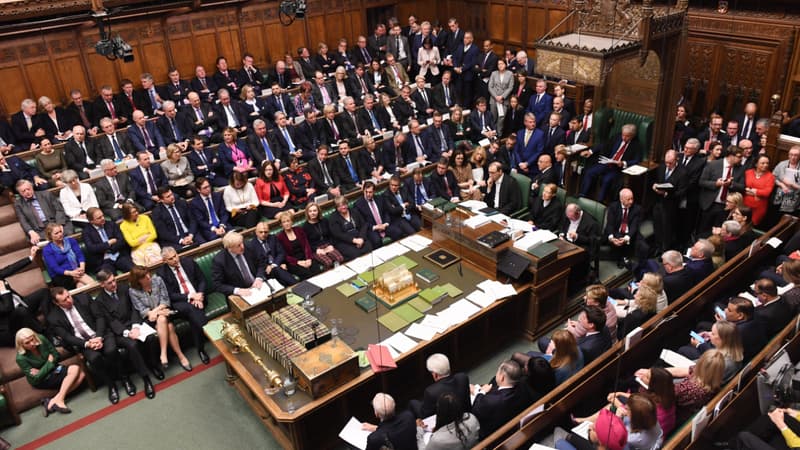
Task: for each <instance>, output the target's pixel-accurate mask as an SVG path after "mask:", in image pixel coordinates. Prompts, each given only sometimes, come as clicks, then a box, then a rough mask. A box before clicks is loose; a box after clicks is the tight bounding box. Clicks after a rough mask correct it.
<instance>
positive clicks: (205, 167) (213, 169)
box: [186, 135, 228, 187]
mask: <svg viewBox="0 0 800 450" xmlns="http://www.w3.org/2000/svg"><path fill="white" fill-rule="evenodd" d="M186 159H187V160H188V161H189V168H191V169H192V174H194V176H195V178H199V177H205V178H207V179H208V181H210V182H211V184H212V185H213V186H216V187H221V186H227V185H228V180H227V179H226V178H225V177H224V176H222V175H221V174H220V170H221V169H222V163H220V161H219V158H217V156H216V155H215V154H214V152H212V151H211V150H207V149H206V148H205V141H204V140H203V138H202V137H200V136H197V135H195V136H194V137H192V151H190V152H189V153H188V154H187V155H186Z"/></svg>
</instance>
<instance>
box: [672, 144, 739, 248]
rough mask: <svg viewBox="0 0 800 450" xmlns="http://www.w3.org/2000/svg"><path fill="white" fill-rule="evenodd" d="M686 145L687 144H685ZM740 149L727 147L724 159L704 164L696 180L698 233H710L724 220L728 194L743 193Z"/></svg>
mask: <svg viewBox="0 0 800 450" xmlns="http://www.w3.org/2000/svg"><path fill="white" fill-rule="evenodd" d="M686 144H687V145H688V144H689V142H687V143H686ZM741 160H742V149H741V148H739V147H729V148H728V149H727V150H726V151H725V158H723V159H717V160H714V161H710V162H708V163H706V165H705V167H704V168H703V173H702V174H701V175H700V179H699V180H698V183H697V184H698V186H699V188H700V192H699V196H698V204H699V206H700V211H701V212H700V222H699V223H698V225H697V232H698V233H701V234H702V233H705V232H708V231H711V227H712V226H714V224H715V223H716V222H717V221H718V220H720V218H724V215H725V214H726V213H725V202H726V198H727V196H728V194H729V193H733V192H744V187H745V186H744V168H743V167H741V166H740V165H739V163H740V162H741Z"/></svg>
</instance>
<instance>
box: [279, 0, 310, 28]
mask: <svg viewBox="0 0 800 450" xmlns="http://www.w3.org/2000/svg"><path fill="white" fill-rule="evenodd" d="M278 11H279V14H278V18H279V19H280V21H281V24H282V25H284V26H287V27H288V26H289V25H291V24H292V23H293V22H294V21H295V19H302V18H304V17H305V16H306V0H283V1H282V2H281V4H280V6H279V7H278Z"/></svg>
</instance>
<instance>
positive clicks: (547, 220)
mask: <svg viewBox="0 0 800 450" xmlns="http://www.w3.org/2000/svg"><path fill="white" fill-rule="evenodd" d="M551 170H552V169H551ZM557 192H558V186H557V185H556V184H555V183H550V184H544V185H542V187H541V193H540V195H539V196H537V197H531V198H530V200H529V202H528V204H529V205H530V214H531V222H532V225H533V226H535V227H536V228H540V229H544V230H550V231H552V232H554V233H557V232H558V229H559V227H560V225H561V218H562V217H563V216H564V207H563V206H562V204H561V201H560V200H559V199H558V197H557V196H556V193H557Z"/></svg>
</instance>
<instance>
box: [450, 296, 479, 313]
mask: <svg viewBox="0 0 800 450" xmlns="http://www.w3.org/2000/svg"><path fill="white" fill-rule="evenodd" d="M450 309H457V310H459V311H461V312H462V313H463V314H466V316H467V318H469V317H471V316H473V315H475V314H476V313H478V312H480V310H481V309H480V308H479V307H477V306H475V304H474V303H472V302H471V301H469V300H467V299H465V298H462V299H461V300H459V301H457V302H455V303H453V304H452V305H450Z"/></svg>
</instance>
